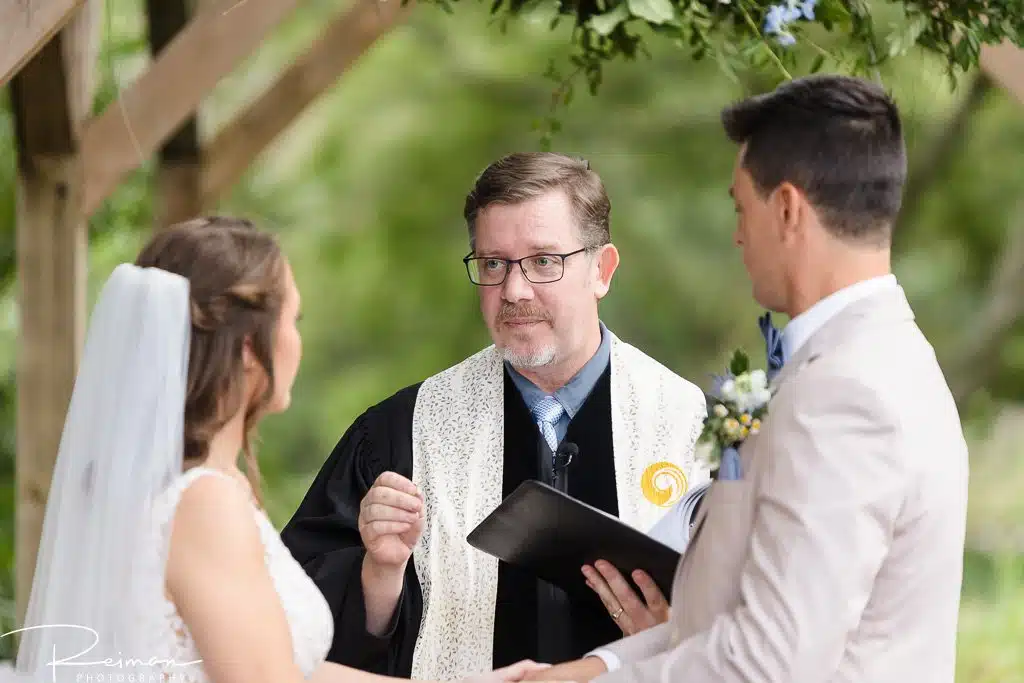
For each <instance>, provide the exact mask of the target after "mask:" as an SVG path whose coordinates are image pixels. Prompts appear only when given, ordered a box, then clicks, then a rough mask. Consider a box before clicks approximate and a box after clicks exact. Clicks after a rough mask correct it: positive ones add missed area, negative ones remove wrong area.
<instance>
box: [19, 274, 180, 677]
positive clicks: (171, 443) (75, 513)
mask: <svg viewBox="0 0 1024 683" xmlns="http://www.w3.org/2000/svg"><path fill="white" fill-rule="evenodd" d="M190 337H191V320H190V307H189V283H188V280H186V279H185V278H183V277H181V276H178V275H175V274H172V273H168V272H166V271H162V270H158V269H154V268H139V267H136V266H134V265H130V264H122V265H120V266H118V267H117V268H116V269H115V270H114V272H113V273H112V274H111V276H110V278H109V279H108V280H107V282H106V284H105V285H104V287H103V289H102V291H101V293H100V296H99V300H98V302H97V304H96V306H95V308H94V310H93V313H92V318H91V321H90V324H89V331H88V335H87V338H86V341H85V348H84V352H83V355H82V360H81V364H80V368H79V371H78V376H77V379H76V381H75V386H74V392H73V394H72V396H71V402H70V405H69V408H68V413H67V418H66V421H65V424H64V431H63V433H62V436H61V441H60V449H59V452H58V454H57V461H56V466H55V469H54V475H53V479H52V484H51V487H50V491H49V497H48V500H47V504H46V518H45V522H44V526H43V532H42V538H41V542H40V547H39V554H38V556H37V560H36V569H35V576H34V580H33V583H32V593H31V597H30V599H29V604H28V608H27V613H26V616H25V620H24V625H23V627H22V628H23V629H24V630H22V631H21V632H20V633H19V634H18V635H19V636H20V646H19V651H18V659H17V668H18V670H20V671H29V672H34V678H35V679H36V680H40V681H41V680H76V679H78V680H90V679H81V677H80V676H76V675H75V673H76V672H77V673H83V670H82V669H81V668H76V667H75V666H74V665H66V666H65V667H63V668H64V670H63V671H58V670H56V669H55V670H54V671H52V672H51V671H50V667H51V662H53V660H54V659H55V658H56V659H57V660H60V659H62V658H72V657H75V656H76V655H79V656H78V657H77V661H78V662H103V661H104V660H106V659H108V658H109V660H111V661H116V660H117V659H119V658H122V657H143V658H144V657H145V653H133V652H132V651H131V647H132V643H131V638H132V623H133V619H134V618H135V617H136V616H137V615H136V614H134V612H133V609H137V607H136V608H133V605H132V603H131V601H130V600H129V599H128V596H129V595H130V591H129V590H128V588H129V586H130V585H131V581H132V576H133V574H132V569H133V566H132V565H133V550H134V548H135V547H136V546H135V543H136V539H137V535H138V533H139V531H140V524H142V523H143V522H144V520H145V519H146V514H145V513H146V511H147V510H149V509H150V503H151V501H152V500H153V499H154V497H155V496H157V495H158V494H159V493H160V492H161V491H163V490H164V489H165V488H166V487H167V485H168V484H169V483H170V482H171V481H172V480H173V479H174V478H175V477H177V476H179V475H180V474H181V472H182V457H183V430H184V408H185V395H186V389H187V380H188V358H189V340H190ZM87 649H88V651H87V652H84V651H85V650H87ZM107 667H108V668H106V669H105V671H106V673H107V674H108V675H110V674H115V678H107V680H116V673H117V672H118V669H117V668H116V667H115V668H109V667H110V665H109V664H108V665H107ZM95 671H96V669H93V672H95ZM51 674H53V677H51ZM91 680H92V681H93V683H95V682H96V681H97V678H95V677H93V678H91ZM99 680H100V681H102V680H103V679H102V678H100V679H99Z"/></svg>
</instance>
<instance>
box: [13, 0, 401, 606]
mask: <svg viewBox="0 0 1024 683" xmlns="http://www.w3.org/2000/svg"><path fill="white" fill-rule="evenodd" d="M102 1H103V0H0V87H2V86H4V85H6V84H8V83H9V85H10V92H11V101H12V104H13V109H14V116H15V121H16V134H17V145H18V165H19V176H18V187H17V195H18V201H17V221H18V225H17V252H18V253H17V267H18V280H19V284H20V287H19V297H20V298H19V310H20V312H21V331H20V334H21V337H20V339H19V354H18V368H17V387H18V393H17V463H16V467H17V501H16V510H17V512H16V516H17V520H16V535H17V538H16V550H15V555H16V561H17V576H16V582H17V586H16V590H17V606H16V607H17V614H18V618H19V623H20V619H21V616H22V615H24V613H25V606H26V604H27V598H28V592H29V589H30V587H31V585H32V576H33V570H34V567H35V560H36V554H37V552H38V547H39V539H40V536H41V532H42V523H43V515H44V512H45V507H46V499H47V495H48V492H49V487H50V479H51V476H52V473H53V467H54V464H55V461H56V457H57V449H58V445H59V442H60V435H61V431H62V426H63V423H64V417H65V412H66V410H67V405H68V400H69V399H70V396H71V390H72V387H73V385H74V380H75V373H76V370H77V362H78V358H79V352H80V350H81V348H82V344H83V337H84V330H85V320H86V301H85V299H86V297H85V293H86V282H87V280H86V255H87V253H88V243H87V235H88V228H87V226H88V220H89V217H90V216H91V215H92V214H93V213H94V212H95V211H96V210H97V209H98V208H100V207H101V206H102V204H103V202H104V201H105V200H106V199H107V198H108V197H109V196H110V195H111V193H112V192H113V191H114V190H115V189H116V188H117V186H118V184H119V183H120V182H122V181H123V180H124V178H125V177H126V175H127V174H128V173H130V172H131V171H132V170H134V169H136V168H138V167H139V166H140V165H141V164H143V163H145V162H146V161H147V160H148V159H150V158H152V157H154V155H156V156H158V159H159V165H158V174H157V187H156V193H157V197H158V202H157V204H158V208H157V222H158V224H160V225H167V224H169V223H172V222H174V221H178V220H182V219H185V218H189V217H192V216H196V215H199V214H200V213H202V212H204V211H206V210H208V209H210V208H212V207H214V206H215V205H216V203H217V201H218V198H219V197H221V196H222V195H223V193H224V192H225V191H227V190H228V189H230V188H231V187H232V185H234V184H235V183H236V182H237V181H238V179H239V178H240V177H241V176H242V174H243V173H244V172H245V170H246V169H247V168H248V166H249V165H250V164H251V163H252V162H253V161H254V160H255V159H256V158H257V157H258V156H259V154H260V153H261V152H262V151H263V150H264V149H265V148H266V147H267V145H269V144H270V143H271V142H272V141H273V140H274V138H275V137H277V135H279V134H280V133H281V132H282V131H284V130H285V129H286V128H287V127H288V125H289V124H290V123H291V122H292V121H293V120H294V119H295V118H296V117H297V116H298V115H299V114H300V113H301V112H302V111H303V110H304V109H305V108H306V107H307V106H308V105H309V104H310V103H311V102H313V101H314V100H315V99H316V98H317V97H318V96H319V95H321V94H322V93H324V92H325V91H326V90H327V89H329V88H330V87H331V86H332V85H333V84H334V83H335V82H336V81H337V80H338V79H339V78H340V77H341V75H342V74H343V73H344V72H345V71H346V69H348V68H349V67H351V66H352V65H353V64H354V63H355V62H356V60H357V59H358V58H359V57H360V56H361V55H362V54H363V53H365V52H366V51H367V50H368V49H369V48H370V47H371V46H372V45H373V44H374V43H375V42H376V41H377V39H378V38H380V37H381V36H382V35H384V34H385V33H387V32H388V30H390V29H391V28H392V27H394V26H396V25H397V24H398V23H400V22H401V21H402V20H403V19H404V18H405V17H406V16H407V15H408V13H409V12H410V11H411V9H412V7H413V6H414V3H413V2H412V1H410V2H407V3H406V4H405V6H402V4H401V1H400V0H355V1H354V4H353V5H352V6H351V7H349V8H348V9H346V10H345V11H343V12H342V13H341V14H340V15H339V16H337V17H336V18H335V19H334V20H333V21H331V22H330V23H329V24H328V25H327V26H326V27H325V29H324V31H323V34H322V36H321V37H320V38H319V40H317V41H316V42H315V43H314V44H313V45H312V46H311V47H310V48H309V50H308V51H307V52H306V53H305V54H304V55H302V56H301V57H299V58H298V59H297V60H296V61H295V62H294V63H293V64H292V65H291V66H289V67H288V68H287V69H286V70H285V71H284V73H282V75H281V77H280V78H279V80H278V81H277V82H276V83H275V84H274V85H273V86H271V87H270V88H269V89H268V90H267V91H266V92H265V93H263V94H262V95H261V96H260V97H258V98H257V99H256V100H255V101H254V102H253V103H252V104H251V105H249V106H248V107H247V108H246V109H245V110H244V111H242V112H239V113H238V115H237V117H236V118H235V119H234V120H233V121H231V122H229V123H228V124H227V125H225V126H224V127H223V128H222V129H221V130H219V131H217V132H216V134H215V135H213V136H211V138H210V140H209V141H204V140H202V139H201V136H200V135H199V131H198V126H197V124H196V117H195V115H196V111H197V110H198V108H199V107H200V105H201V104H202V102H203V100H204V98H206V97H207V96H208V95H209V94H210V93H211V92H212V91H213V89H214V88H215V87H216V85H217V84H218V83H219V82H220V81H221V80H222V79H223V78H224V77H225V76H227V75H228V74H230V73H231V72H232V71H233V70H234V69H236V68H237V67H238V66H239V65H240V64H241V63H242V62H243V60H245V59H246V58H247V57H248V56H249V55H251V54H252V53H253V52H254V51H255V50H256V48H258V47H259V45H260V44H261V42H262V41H264V40H265V39H266V38H267V36H268V35H269V34H270V33H271V31H273V30H274V28H275V27H276V26H278V25H279V24H280V23H281V22H283V21H284V20H285V19H286V18H288V16H289V15H290V14H291V13H292V12H293V11H294V10H295V9H296V7H297V6H298V5H299V4H300V1H299V0H203V2H201V3H196V6H197V7H198V10H197V11H196V13H195V14H194V15H192V16H189V14H188V11H187V7H188V4H186V0H147V19H148V27H149V39H150V47H151V50H152V54H153V60H152V63H151V64H150V66H149V68H148V70H147V71H146V72H145V73H143V74H142V75H141V76H139V77H138V78H137V79H136V80H135V82H134V83H132V84H131V86H130V87H128V88H127V89H126V90H125V91H124V92H123V93H122V94H121V96H120V99H119V100H118V101H116V102H114V103H113V104H111V105H110V106H109V107H107V109H106V110H104V111H102V112H100V113H99V114H97V115H95V116H93V115H92V113H91V106H92V102H93V94H94V91H95V85H96V84H95V74H96V70H95V67H96V61H97V56H98V53H97V49H98V29H99V27H100V22H99V14H98V13H99V12H100V10H101V9H102Z"/></svg>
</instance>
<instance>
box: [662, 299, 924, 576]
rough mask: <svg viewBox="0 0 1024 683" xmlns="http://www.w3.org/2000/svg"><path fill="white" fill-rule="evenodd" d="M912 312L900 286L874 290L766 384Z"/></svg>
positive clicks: (700, 512)
mask: <svg viewBox="0 0 1024 683" xmlns="http://www.w3.org/2000/svg"><path fill="white" fill-rule="evenodd" d="M913 319H914V312H913V310H911V308H910V304H909V303H908V301H907V297H906V294H905V292H904V291H903V288H902V287H899V286H897V287H894V288H891V289H885V290H883V291H880V292H876V293H874V294H872V295H870V296H867V297H865V298H863V299H860V300H858V301H855V302H853V303H852V304H850V305H849V306H847V307H846V308H844V309H843V310H841V311H840V312H839V313H837V314H836V315H835V316H834V317H832V318H831V319H830V320H829V321H828V322H826V323H825V324H824V325H822V327H821V329H819V330H817V331H816V332H815V333H814V334H813V335H812V336H811V337H810V339H808V340H807V341H806V342H805V343H804V345H803V346H801V347H800V349H799V350H798V351H797V352H796V354H794V356H793V357H792V358H791V359H789V360H787V361H786V364H785V365H783V366H782V369H781V370H780V371H779V372H778V374H776V375H775V377H774V378H773V379H772V381H771V383H770V384H769V388H770V390H771V392H772V395H774V394H775V393H776V392H777V391H778V390H779V387H781V386H782V385H783V384H784V383H785V382H786V381H788V380H789V379H792V378H793V377H794V376H796V375H797V374H798V373H799V372H800V370H802V369H803V368H804V367H806V366H807V365H808V364H810V363H812V362H814V360H815V359H816V358H818V356H819V355H821V353H822V352H824V351H826V350H828V349H830V348H832V347H834V346H836V345H838V344H840V343H841V342H842V341H843V340H846V339H848V338H850V337H851V336H855V335H858V334H861V333H864V334H868V335H870V331H871V329H872V328H874V327H877V326H878V325H880V324H891V323H894V322H899V321H906V320H913ZM768 419H771V404H770V403H769V405H768ZM755 440H756V439H754V438H751V439H748V443H745V444H744V445H743V446H741V451H740V454H741V457H742V456H744V455H750V454H749V453H747V451H748V449H750V448H753V447H754V445H755V444H754V443H753V442H754V441H755ZM742 459H743V461H744V471H745V472H746V471H749V469H750V466H751V463H750V457H743V458H742ZM714 489H715V484H712V485H711V488H710V489H709V490H708V492H707V493H706V494H705V496H704V500H703V501H702V502H701V505H700V507H699V508H698V509H697V514H696V515H695V516H694V519H693V530H692V531H691V532H690V540H689V544H688V547H690V548H692V547H693V546H694V545H695V544H696V543H697V537H698V536H699V535H700V532H701V529H702V527H703V526H704V521H705V519H706V518H707V514H708V509H709V508H710V507H711V506H710V505H709V503H710V502H711V498H712V496H713V495H714ZM685 560H686V556H685V555H684V557H683V562H680V570H681V569H682V565H683V564H684V563H685Z"/></svg>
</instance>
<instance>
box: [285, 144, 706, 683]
mask: <svg viewBox="0 0 1024 683" xmlns="http://www.w3.org/2000/svg"><path fill="white" fill-rule="evenodd" d="M609 213H610V202H609V199H608V196H607V194H606V191H605V188H604V185H603V183H602V181H601V179H600V178H599V176H598V175H597V173H595V172H594V171H593V170H592V169H591V168H590V165H589V163H588V162H586V161H584V160H580V159H576V158H573V157H568V156H564V155H560V154H552V153H526V154H512V155H509V156H507V157H505V158H502V159H500V160H498V161H496V162H495V163H493V164H491V165H490V166H489V167H488V168H487V169H485V170H484V172H483V173H482V174H481V175H480V176H479V177H478V179H477V181H476V183H475V186H474V187H473V188H472V190H471V191H470V192H469V194H468V196H467V198H466V202H465V210H464V215H465V219H466V223H467V226H468V230H469V243H470V253H469V255H468V256H467V257H466V258H465V259H464V266H465V269H466V272H467V275H468V279H469V281H470V282H471V283H472V285H474V286H475V287H476V289H477V291H478V293H479V299H480V308H481V311H482V313H483V318H484V321H485V323H486V325H487V327H488V330H489V332H490V335H491V339H492V341H493V344H492V345H491V346H488V347H487V348H484V349H483V350H481V351H479V352H477V353H475V354H474V355H472V356H470V357H469V358H467V359H465V360H463V361H461V362H460V363H458V364H456V365H454V366H453V367H450V368H448V369H447V370H444V371H442V372H440V373H438V374H436V375H434V376H432V377H429V378H428V379H426V380H425V381H423V382H421V383H418V384H415V385H413V386H410V387H407V388H405V389H402V390H400V391H398V392H397V393H395V394H394V395H392V396H391V397H389V398H387V399H385V400H384V401H383V402H381V403H379V404H377V405H375V406H373V407H371V408H369V409H368V410H366V411H365V412H364V413H363V414H362V415H360V416H359V417H358V418H357V419H356V420H355V422H354V423H353V424H352V425H351V426H350V427H349V429H348V430H347V431H346V432H345V434H344V435H343V436H342V437H341V440H340V441H339V442H338V444H337V446H336V447H335V448H334V451H333V452H332V453H331V454H330V456H329V457H328V459H327V461H326V462H325V463H324V465H323V467H322V468H321V470H320V472H319V473H318V475H317V476H316V478H315V479H314V481H313V483H312V485H311V487H310V489H309V491H308V493H307V494H306V496H305V498H304V499H303V501H302V502H301V504H300V505H299V508H298V509H297V511H296V512H295V514H294V516H293V518H292V519H291V521H290V522H289V523H288V525H287V526H286V527H285V529H284V530H283V532H282V538H283V539H284V541H285V543H286V544H287V545H288V547H289V548H290V549H291V551H292V553H293V554H294V555H295V557H296V559H297V560H298V561H299V562H300V563H301V564H302V565H303V567H304V568H305V570H306V571H307V572H308V573H309V575H310V576H311V577H312V578H313V579H314V581H315V582H316V583H317V585H318V586H319V587H320V589H321V590H322V591H323V593H324V595H325V596H326V598H327V600H328V602H329V603H330V605H331V609H332V611H333V613H334V618H335V632H334V645H333V647H332V649H331V651H330V654H329V659H331V660H332V661H335V662H338V663H341V664H347V665H350V666H354V667H357V668H360V669H363V670H366V671H371V672H376V673H381V674H388V675H392V676H401V677H412V678H415V679H426V680H449V679H455V678H459V677H461V676H463V675H466V674H471V673H478V672H481V671H487V670H490V669H492V668H495V667H500V666H502V665H504V664H506V663H511V662H515V661H518V660H520V659H524V658H529V659H533V660H535V661H543V662H552V663H557V662H562V661H566V660H571V659H574V658H578V657H580V656H582V655H584V654H585V653H587V652H589V651H590V650H592V649H594V648H595V647H597V646H600V645H603V644H604V643H607V642H609V641H612V640H615V639H616V638H617V637H618V636H619V635H620V634H621V632H620V629H619V627H618V626H617V625H616V623H615V621H614V620H613V619H612V618H610V616H614V617H618V616H619V615H609V613H608V612H607V611H606V609H605V607H604V605H603V604H602V602H601V601H600V600H599V599H598V597H597V596H596V595H595V594H594V593H592V592H590V591H587V590H586V589H585V588H584V590H583V591H581V594H580V595H575V594H569V593H567V592H565V591H562V590H561V589H559V588H556V587H555V586H553V585H551V584H548V583H547V582H544V581H542V580H539V579H537V578H535V577H534V576H532V575H530V574H529V573H527V572H525V571H523V570H518V569H516V568H515V567H512V566H509V565H506V564H505V563H503V562H499V561H498V560H497V559H495V558H493V557H491V556H489V555H486V554H484V553H482V552H480V551H478V550H476V549H474V548H472V547H471V546H470V545H469V544H468V543H467V542H466V536H467V534H469V532H470V531H471V530H472V529H473V528H474V527H475V526H476V525H477V524H478V523H479V522H480V521H481V520H483V519H484V517H486V516H487V515H488V514H489V513H490V512H491V511H493V510H494V509H495V507H497V506H498V504H499V503H500V502H501V501H502V499H503V498H504V497H506V496H508V495H509V494H510V493H512V491H513V490H515V488H516V487H517V486H519V484H521V483H522V482H524V481H527V480H530V479H537V480H541V481H544V482H546V483H549V484H552V485H554V486H557V487H558V488H560V489H561V490H563V491H565V492H566V493H568V494H569V495H571V496H573V497H574V498H577V499H579V500H581V501H584V502H586V503H588V504H589V505H592V506H594V507H597V508H599V509H601V510H604V511H606V512H608V513H609V514H612V515H615V516H617V517H619V518H620V519H622V520H623V521H624V522H625V523H627V524H630V525H632V526H634V527H636V528H638V529H640V530H642V531H647V530H649V529H650V528H651V527H652V526H653V525H654V524H655V523H656V522H657V521H658V520H659V519H661V518H662V517H663V516H664V515H665V514H666V512H667V511H668V510H669V509H670V508H671V507H672V505H673V504H675V503H676V502H677V501H678V500H679V499H680V498H681V497H682V495H683V494H684V493H685V492H686V490H687V489H688V488H690V487H693V486H698V485H701V484H703V483H704V482H706V481H707V479H708V476H709V475H708V472H707V471H706V469H705V468H704V466H703V465H702V464H700V463H698V462H697V458H696V456H695V453H694V448H695V442H696V439H697V437H698V435H699V433H700V431H701V427H702V423H703V419H704V416H705V414H706V406H705V399H704V394H703V392H702V391H701V390H700V389H699V388H698V387H697V386H695V385H694V384H691V383H690V382H688V381H686V380H684V379H683V378H681V377H679V376H678V375H677V374H675V373H673V372H672V371H670V370H669V369H667V368H665V367H664V366H663V365H661V364H660V363H658V362H657V361H655V360H654V359H652V358H651V357H649V356H647V355H645V354H644V353H643V352H641V351H640V350H639V349H637V348H635V347H634V346H632V345H630V344H628V343H627V342H625V341H623V340H621V339H620V338H619V337H617V336H616V335H615V334H614V333H613V332H612V331H611V330H610V329H608V328H607V327H606V326H605V325H603V324H602V322H601V321H600V319H599V316H598V303H599V301H600V300H601V299H602V298H603V297H604V296H605V295H606V294H607V293H608V291H609V288H610V285H611V281H612V276H613V274H614V272H615V270H616V268H617V266H618V262H619V256H618V252H617V251H616V249H615V247H614V245H613V244H612V243H611V240H610V231H609ZM570 444H571V445H570ZM552 523H555V522H554V520H552ZM580 581H581V585H583V582H584V577H583V575H582V573H581V575H580Z"/></svg>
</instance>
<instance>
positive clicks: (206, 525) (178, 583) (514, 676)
mask: <svg viewBox="0 0 1024 683" xmlns="http://www.w3.org/2000/svg"><path fill="white" fill-rule="evenodd" d="M167 590H168V593H169V595H170V598H171V600H172V601H173V602H174V604H175V606H176V607H177V608H178V613H179V614H180V615H181V617H182V619H183V620H184V621H185V624H186V625H187V626H188V629H189V632H190V633H191V634H192V638H193V639H194V640H195V643H196V648H197V649H198V650H199V656H200V657H201V658H202V660H203V666H204V668H205V671H206V675H207V676H208V677H209V679H210V680H211V681H212V682H213V683H307V681H306V680H305V679H304V678H303V676H302V672H301V671H300V670H299V668H298V666H296V665H295V662H294V659H293V655H292V642H291V633H290V631H289V630H288V621H287V619H286V617H285V614H284V608H283V607H282V605H281V601H280V598H279V597H278V595H277V591H276V590H275V589H274V584H273V582H272V580H271V578H270V574H269V573H268V572H267V569H266V565H265V564H264V560H263V544H262V542H261V541H260V537H259V529H258V527H257V526H256V523H255V520H254V518H253V512H252V506H251V503H250V502H249V500H248V499H247V498H246V497H245V495H244V493H243V491H242V489H241V488H240V487H239V486H237V485H236V484H235V483H234V482H232V481H230V480H228V479H225V478H222V477H200V478H199V479H197V480H196V481H195V482H193V483H192V485H191V486H189V487H188V488H187V489H186V490H185V492H184V493H183V494H182V497H181V501H180V502H179V503H178V509H177V511H176V513H175V517H174V529H173V532H172V534H171V543H170V550H169V555H168V560H167ZM538 668H539V666H538V665H536V664H533V663H532V662H519V663H518V664H513V665H512V666H509V667H505V668H504V669H499V670H497V671H494V672H489V673H485V674H481V675H480V676H476V677H473V678H469V679H465V681H464V682H463V683H505V682H507V681H520V680H523V679H524V678H525V677H526V676H527V675H529V674H531V673H535V672H536V670H537V669H538ZM398 681H402V682H403V683H433V682H429V681H424V682H415V681H413V682H409V681H404V680H403V679H397V678H390V677H387V676H379V675H376V674H371V673H367V672H365V671H360V670H358V669H350V668H348V667H345V666H341V665H338V664H334V663H331V662H326V663H324V664H322V665H321V666H320V667H319V668H318V669H317V670H316V671H315V672H314V674H313V676H312V677H311V679H310V681H309V682H308V683H398Z"/></svg>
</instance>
